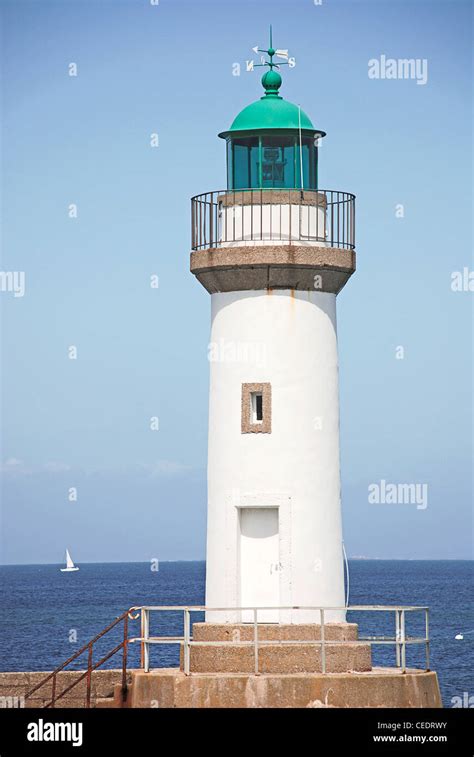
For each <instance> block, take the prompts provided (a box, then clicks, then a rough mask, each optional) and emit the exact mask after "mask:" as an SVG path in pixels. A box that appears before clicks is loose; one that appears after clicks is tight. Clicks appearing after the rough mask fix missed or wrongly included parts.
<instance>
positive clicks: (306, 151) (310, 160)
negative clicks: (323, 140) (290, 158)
mask: <svg viewBox="0 0 474 757" xmlns="http://www.w3.org/2000/svg"><path fill="white" fill-rule="evenodd" d="M296 153H297V155H296V186H297V187H298V188H301V164H303V189H317V181H318V175H317V165H316V163H317V148H316V147H315V145H314V139H312V138H311V137H304V138H303V139H302V140H301V153H300V143H299V140H298V145H297V149H296Z"/></svg>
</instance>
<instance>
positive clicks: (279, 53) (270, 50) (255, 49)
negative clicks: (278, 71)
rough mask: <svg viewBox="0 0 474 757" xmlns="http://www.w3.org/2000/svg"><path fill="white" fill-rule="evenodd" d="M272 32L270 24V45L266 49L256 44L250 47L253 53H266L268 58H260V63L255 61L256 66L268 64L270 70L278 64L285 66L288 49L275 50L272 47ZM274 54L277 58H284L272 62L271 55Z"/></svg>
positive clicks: (278, 65) (277, 66)
mask: <svg viewBox="0 0 474 757" xmlns="http://www.w3.org/2000/svg"><path fill="white" fill-rule="evenodd" d="M272 37H273V34H272V27H271V25H270V46H269V48H268V50H262V49H261V48H260V47H259V46H258V45H255V47H252V50H253V52H254V53H266V54H267V55H268V56H269V57H270V60H264V59H263V58H262V63H256V64H255V67H256V66H268V67H269V68H270V70H273V69H274V68H279V67H280V66H287V65H288V50H281V49H278V50H275V48H274V47H273V39H272ZM274 55H276V56H277V58H284V59H285V60H283V61H281V62H280V63H274V62H273V56H274Z"/></svg>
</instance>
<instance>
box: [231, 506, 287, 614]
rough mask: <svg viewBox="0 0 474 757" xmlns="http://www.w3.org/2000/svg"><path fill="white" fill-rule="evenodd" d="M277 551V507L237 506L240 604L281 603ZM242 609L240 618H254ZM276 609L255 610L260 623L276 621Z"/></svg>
mask: <svg viewBox="0 0 474 757" xmlns="http://www.w3.org/2000/svg"><path fill="white" fill-rule="evenodd" d="M279 570H280V553H279V539H278V508H277V507H242V508H241V510H240V606H241V607H278V606H279V604H280V573H279ZM253 619H254V618H253V612H252V611H248V610H247V611H243V612H242V621H243V622H244V623H250V622H253ZM278 619H279V613H278V610H266V611H265V610H263V611H260V612H259V613H258V621H259V622H262V623H278Z"/></svg>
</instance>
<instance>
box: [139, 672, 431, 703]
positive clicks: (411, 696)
mask: <svg viewBox="0 0 474 757" xmlns="http://www.w3.org/2000/svg"><path fill="white" fill-rule="evenodd" d="M130 706H131V707H197V708H200V707H226V708H227V707H298V708H301V707H403V708H407V707H436V708H439V707H442V704H441V695H440V691H439V686H438V679H437V676H436V673H433V672H428V673H427V672H424V671H415V670H408V671H407V672H406V673H400V671H399V670H398V669H396V668H374V669H373V670H372V671H370V672H366V673H329V674H326V675H322V674H317V673H298V674H286V675H285V674H263V675H259V676H255V675H242V674H232V673H214V674H209V673H208V674H193V675H190V676H186V675H184V673H183V672H182V671H180V670H177V669H176V668H168V669H161V670H154V671H151V672H150V673H144V672H142V671H134V672H133V674H132V688H131V700H130Z"/></svg>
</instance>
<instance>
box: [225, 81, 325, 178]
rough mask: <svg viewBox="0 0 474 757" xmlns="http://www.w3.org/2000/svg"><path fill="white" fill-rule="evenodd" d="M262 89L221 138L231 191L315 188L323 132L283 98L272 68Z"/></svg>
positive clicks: (279, 82) (301, 111)
mask: <svg viewBox="0 0 474 757" xmlns="http://www.w3.org/2000/svg"><path fill="white" fill-rule="evenodd" d="M262 85H263V88H264V90H265V94H264V95H263V97H261V98H260V100H257V101H256V102H253V103H251V104H250V105H248V106H247V107H246V108H244V109H243V110H242V111H241V112H240V113H239V114H238V116H237V117H236V118H235V119H234V122H233V123H232V126H231V127H230V129H229V130H228V131H224V132H221V133H220V134H219V137H221V138H222V139H225V140H226V142H227V188H228V189H229V190H245V189H313V190H317V189H318V143H319V139H320V138H321V137H324V136H325V132H324V131H321V130H320V129H316V128H315V127H314V126H313V124H312V123H311V121H310V119H309V118H308V116H307V115H306V113H305V112H304V111H303V110H301V108H300V107H299V106H298V105H294V104H293V103H290V102H288V101H287V100H284V99H283V98H282V97H281V96H280V94H279V89H280V86H281V76H280V74H279V73H278V72H277V71H274V70H273V68H272V69H271V70H270V71H267V72H266V73H265V74H264V75H263V76H262Z"/></svg>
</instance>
